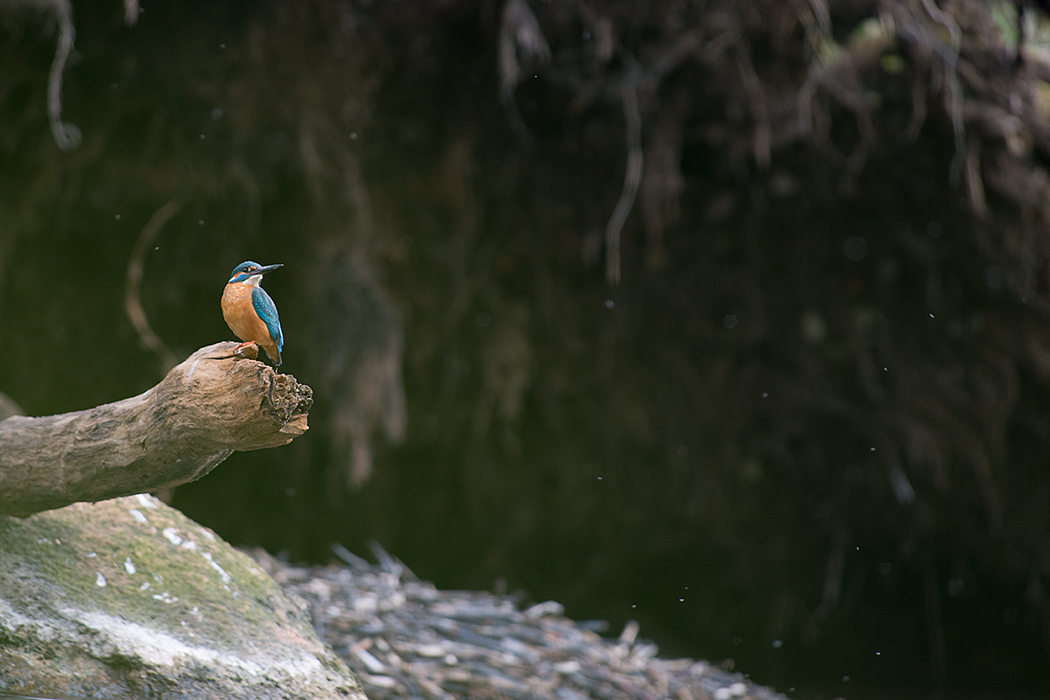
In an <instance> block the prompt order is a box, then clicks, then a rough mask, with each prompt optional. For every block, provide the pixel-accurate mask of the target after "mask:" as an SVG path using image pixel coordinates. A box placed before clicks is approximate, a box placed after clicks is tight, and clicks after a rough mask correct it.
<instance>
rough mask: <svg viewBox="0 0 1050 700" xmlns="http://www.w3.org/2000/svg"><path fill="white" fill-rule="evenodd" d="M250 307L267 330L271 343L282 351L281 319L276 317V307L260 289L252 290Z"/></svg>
mask: <svg viewBox="0 0 1050 700" xmlns="http://www.w3.org/2000/svg"><path fill="white" fill-rule="evenodd" d="M252 306H254V307H255V313H257V314H259V318H261V319H262V320H263V323H265V324H266V328H267V329H269V331H270V337H271V338H273V342H275V343H277V349H278V350H284V333H283V332H281V319H280V318H278V316H277V306H276V305H275V304H274V303H273V299H271V298H270V295H269V294H267V293H266V292H265V291H264V290H263V288H262V287H256V288H255V289H253V290H252Z"/></svg>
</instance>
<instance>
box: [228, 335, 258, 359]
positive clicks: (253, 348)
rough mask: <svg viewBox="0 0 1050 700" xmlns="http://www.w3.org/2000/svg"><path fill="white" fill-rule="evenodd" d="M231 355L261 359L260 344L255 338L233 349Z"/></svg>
mask: <svg viewBox="0 0 1050 700" xmlns="http://www.w3.org/2000/svg"><path fill="white" fill-rule="evenodd" d="M230 356H231V357H246V358H248V359H249V360H257V359H259V346H258V345H257V344H256V343H255V341H254V340H249V341H247V342H244V343H241V344H240V345H238V346H237V347H235V348H234V349H233V352H232V353H231V355H230Z"/></svg>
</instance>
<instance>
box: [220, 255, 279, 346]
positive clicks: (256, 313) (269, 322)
mask: <svg viewBox="0 0 1050 700" xmlns="http://www.w3.org/2000/svg"><path fill="white" fill-rule="evenodd" d="M281 265H282V263H278V264H276V265H260V264H259V263H257V262H252V261H251V260H246V261H244V262H242V263H241V264H240V265H238V266H237V267H235V268H233V274H231V275H230V281H229V282H227V283H226V289H225V290H223V293H222V317H223V318H225V319H226V323H227V324H228V325H229V326H230V329H231V330H232V331H233V332H234V333H235V334H236V335H237V337H238V338H240V339H241V340H243V341H244V342H243V343H241V344H240V345H238V346H237V347H236V348H235V349H234V353H237V352H238V351H240V350H241V349H243V348H245V347H247V346H249V345H261V346H262V348H263V350H265V351H266V354H267V355H269V356H270V359H271V360H273V363H274V365H275V366H277V367H280V366H281V350H283V349H284V333H283V332H282V331H281V319H280V318H278V317H277V306H276V305H275V304H274V303H273V299H271V298H270V295H269V294H267V293H266V292H265V291H264V290H263V288H262V287H260V286H259V285H260V284H261V283H262V278H263V275H265V274H266V273H267V272H270V271H271V270H276V269H277V268H279V267H281Z"/></svg>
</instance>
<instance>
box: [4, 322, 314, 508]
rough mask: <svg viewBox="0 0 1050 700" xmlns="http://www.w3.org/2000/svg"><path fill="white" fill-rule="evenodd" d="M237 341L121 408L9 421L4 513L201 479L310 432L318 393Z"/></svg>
mask: <svg viewBox="0 0 1050 700" xmlns="http://www.w3.org/2000/svg"><path fill="white" fill-rule="evenodd" d="M234 347H236V344H235V343H231V342H224V343H217V344H215V345H211V346H209V347H205V348H201V349H200V350H198V351H197V352H195V353H194V354H193V355H191V356H190V357H189V358H188V359H187V360H186V361H185V362H183V363H181V364H179V365H176V366H175V367H173V368H172V369H171V371H170V372H168V374H167V376H166V377H165V378H164V379H163V381H161V382H160V384H158V385H157V386H155V387H153V388H152V389H150V390H149V391H146V392H145V393H143V394H140V395H138V396H134V397H132V398H129V399H124V400H122V401H117V402H115V403H111V404H105V405H103V406H98V407H97V408H90V409H87V410H84V411H75V412H73V413H65V414H62V415H57V416H44V417H39V418H29V417H25V416H15V417H12V418H8V419H6V420H3V421H0V514H3V515H15V516H19V517H26V516H29V515H32V514H33V513H38V512H40V511H43V510H50V509H52V508H59V507H62V506H65V505H69V504H70V503H75V502H78V501H91V502H94V501H101V500H104V499H107V498H115V497H117V496H126V495H130V494H135V493H142V492H145V491H157V490H160V489H164V488H170V487H172V486H177V485H178V484H184V483H186V482H189V481H194V480H195V479H199V478H200V477H202V476H204V475H205V474H207V473H208V472H209V471H211V469H212V468H213V467H215V466H216V465H217V464H219V463H220V462H222V461H223V460H224V459H226V458H227V457H228V456H230V454H231V453H232V452H233V451H234V450H242V451H243V450H257V449H261V448H265V447H277V446H279V445H284V444H287V443H289V442H291V441H292V439H293V438H295V437H296V436H298V435H302V434H303V433H304V432H306V430H307V420H306V419H307V412H308V411H309V410H310V406H311V405H312V404H313V391H312V390H311V389H310V387H308V386H306V385H305V384H300V383H298V382H297V381H296V380H295V378H294V377H292V376H289V375H287V374H277V373H276V372H274V371H273V369H271V368H270V367H269V366H268V365H265V364H263V363H262V362H257V361H255V360H253V359H245V358H236V359H233V358H230V354H231V352H232V351H233V348H234Z"/></svg>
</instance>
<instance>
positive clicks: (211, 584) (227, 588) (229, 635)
mask: <svg viewBox="0 0 1050 700" xmlns="http://www.w3.org/2000/svg"><path fill="white" fill-rule="evenodd" d="M0 689H3V690H7V691H12V692H21V693H39V694H58V695H78V696H91V697H106V698H111V699H112V700H122V699H123V698H129V699H130V698H142V697H152V698H158V699H166V698H180V699H187V700H188V699H190V698H192V699H198V698H199V699H206V698H207V699H211V698H216V699H218V698H222V699H223V700H228V699H230V698H252V699H253V700H256V699H259V700H270V699H273V700H278V699H283V698H304V699H307V698H308V699H313V698H349V699H351V700H365V696H364V694H363V693H362V692H361V688H360V685H359V684H358V683H357V680H356V679H355V678H354V677H353V675H352V674H351V673H350V671H349V670H347V668H346V666H345V665H344V664H343V663H342V661H340V660H339V659H338V658H337V657H336V656H334V655H333V654H332V652H331V650H330V649H328V648H326V647H325V646H324V645H323V644H322V643H321V642H320V641H319V640H318V638H317V636H316V635H315V634H314V631H313V627H312V625H311V623H310V618H309V615H308V613H307V612H306V611H305V609H304V608H301V607H297V605H296V604H294V603H293V602H292V601H290V600H289V599H288V598H287V597H286V596H285V595H284V594H283V593H282V592H281V590H280V588H279V587H278V586H277V584H276V583H275V582H274V581H273V579H272V578H270V577H269V576H268V575H267V574H265V573H264V572H263V571H261V570H260V569H259V567H258V566H257V565H256V564H255V562H253V561H252V560H251V559H249V558H248V557H247V556H245V555H243V554H241V553H240V552H238V551H236V550H235V549H233V548H232V547H230V546H229V545H228V544H227V543H225V542H224V541H222V540H221V539H219V538H218V537H217V536H216V535H215V534H214V533H212V532H211V531H210V530H208V529H207V528H204V527H202V526H200V525H198V524H197V523H195V522H193V521H192V520H190V519H189V518H187V517H185V516H184V515H182V513H180V512H178V511H177V510H175V509H173V508H170V507H168V506H166V505H164V504H163V503H162V502H160V501H158V500H157V499H155V498H152V497H150V496H129V497H127V498H118V499H114V500H111V501H103V502H101V503H96V504H87V503H78V504H75V505H72V506H69V507H67V508H61V509H58V510H52V511H48V512H45V513H40V514H37V515H34V516H32V517H30V518H26V519H24V520H21V519H18V518H12V517H2V516H0Z"/></svg>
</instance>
